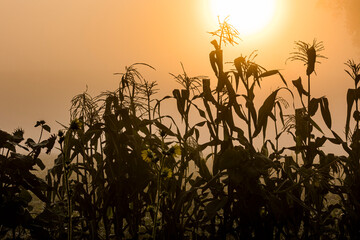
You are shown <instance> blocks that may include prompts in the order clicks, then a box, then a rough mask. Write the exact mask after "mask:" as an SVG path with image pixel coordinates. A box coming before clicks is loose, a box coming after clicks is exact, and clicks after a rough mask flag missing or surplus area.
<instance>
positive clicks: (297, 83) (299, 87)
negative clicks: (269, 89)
mask: <svg viewBox="0 0 360 240" xmlns="http://www.w3.org/2000/svg"><path fill="white" fill-rule="evenodd" d="M292 83H293V84H294V86H295V87H296V89H297V90H298V92H299V95H300V97H301V96H302V95H305V96H308V95H309V94H308V92H307V91H305V90H304V87H303V85H302V83H301V77H299V78H298V79H297V80H293V81H292Z"/></svg>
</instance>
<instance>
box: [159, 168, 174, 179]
mask: <svg viewBox="0 0 360 240" xmlns="http://www.w3.org/2000/svg"><path fill="white" fill-rule="evenodd" d="M172 175H173V172H172V171H171V169H169V168H167V167H164V168H163V169H162V171H161V177H163V178H166V179H169V178H171V177H172Z"/></svg>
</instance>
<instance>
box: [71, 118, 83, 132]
mask: <svg viewBox="0 0 360 240" xmlns="http://www.w3.org/2000/svg"><path fill="white" fill-rule="evenodd" d="M81 127H82V122H80V120H79V119H77V118H75V119H74V120H72V121H71V123H70V129H71V130H80V129H81Z"/></svg>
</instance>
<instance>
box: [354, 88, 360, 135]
mask: <svg viewBox="0 0 360 240" xmlns="http://www.w3.org/2000/svg"><path fill="white" fill-rule="evenodd" d="M355 89H357V86H356V82H355ZM356 93H357V91H356ZM355 107H356V112H358V111H359V103H358V98H356V101H355ZM356 130H359V120H358V119H356Z"/></svg>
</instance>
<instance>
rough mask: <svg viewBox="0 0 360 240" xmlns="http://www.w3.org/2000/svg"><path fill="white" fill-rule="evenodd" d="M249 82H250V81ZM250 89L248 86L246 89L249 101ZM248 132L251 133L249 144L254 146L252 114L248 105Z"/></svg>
mask: <svg viewBox="0 0 360 240" xmlns="http://www.w3.org/2000/svg"><path fill="white" fill-rule="evenodd" d="M248 81H249V80H248ZM249 91H250V90H249V88H248V86H247V87H246V92H247V98H248V99H249V96H250V93H249ZM248 132H249V142H250V145H252V144H253V139H252V135H251V112H250V106H249V104H248Z"/></svg>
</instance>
